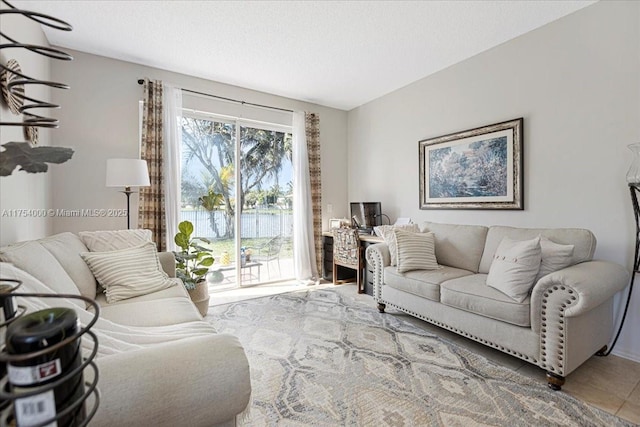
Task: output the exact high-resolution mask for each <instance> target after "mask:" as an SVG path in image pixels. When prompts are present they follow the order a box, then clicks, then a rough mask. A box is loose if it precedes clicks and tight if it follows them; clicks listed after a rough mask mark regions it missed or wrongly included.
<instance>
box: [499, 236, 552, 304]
mask: <svg viewBox="0 0 640 427" xmlns="http://www.w3.org/2000/svg"><path fill="white" fill-rule="evenodd" d="M541 259H542V249H541V248H540V237H536V238H535V239H531V240H512V239H510V238H509V237H505V238H503V239H502V241H501V242H500V244H499V245H498V249H497V250H496V253H495V255H494V256H493V261H492V262H491V267H490V268H489V275H488V276H487V285H489V286H491V287H492V288H495V289H497V290H499V291H500V292H502V293H504V294H506V295H508V296H509V297H511V298H512V299H514V300H515V301H517V302H523V301H524V300H525V299H526V298H527V296H528V295H529V291H530V290H531V288H532V287H533V284H534V283H535V282H534V281H535V279H536V275H537V274H538V271H539V270H540V260H541Z"/></svg>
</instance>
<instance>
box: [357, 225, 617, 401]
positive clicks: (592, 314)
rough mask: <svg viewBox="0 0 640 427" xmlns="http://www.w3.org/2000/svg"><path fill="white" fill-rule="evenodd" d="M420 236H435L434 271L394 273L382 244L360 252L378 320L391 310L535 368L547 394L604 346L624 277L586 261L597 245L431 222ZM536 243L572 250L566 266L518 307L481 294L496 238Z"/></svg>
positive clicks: (566, 232)
mask: <svg viewBox="0 0 640 427" xmlns="http://www.w3.org/2000/svg"><path fill="white" fill-rule="evenodd" d="M420 231H421V232H433V233H434V237H435V256H436V259H437V263H438V264H439V265H440V266H441V268H438V269H434V270H413V271H408V272H405V273H399V272H398V269H397V268H396V267H394V266H391V265H390V264H391V262H390V261H391V259H390V253H389V248H388V246H387V243H379V244H376V245H372V246H370V247H369V248H367V252H366V258H367V261H368V262H369V264H370V266H371V267H372V268H373V276H374V281H373V284H374V290H373V298H374V299H375V300H376V301H377V302H378V308H379V310H380V311H381V312H384V310H385V307H393V308H395V309H398V310H401V311H403V312H406V313H409V314H411V315H413V316H415V317H418V318H420V319H423V320H426V321H428V322H430V323H433V324H435V325H437V326H440V327H442V328H445V329H448V330H450V331H453V332H456V333H458V334H461V335H463V336H465V337H467V338H470V339H473V340H476V341H479V342H481V343H483V344H485V345H488V346H491V347H493V348H496V349H498V350H501V351H503V352H506V353H508V354H511V355H513V356H515V357H519V358H520V359H523V360H525V361H527V362H529V363H532V364H534V365H537V366H539V367H541V368H543V369H545V370H546V371H547V380H548V384H549V386H550V387H551V388H552V389H554V390H559V389H560V387H561V386H562V384H564V377H565V376H566V375H568V374H569V373H571V372H572V371H573V370H575V369H576V368H577V367H578V366H580V365H581V364H582V363H583V362H585V361H586V360H587V359H589V358H590V357H591V356H592V355H594V354H595V353H596V352H598V351H599V350H602V349H604V348H605V347H606V346H607V344H608V343H609V341H610V339H611V337H612V331H613V296H614V295H615V294H616V293H617V292H619V291H620V290H622V289H623V288H624V287H625V286H626V285H627V284H628V278H629V275H628V272H627V271H626V270H625V269H624V268H623V267H622V266H620V265H617V264H614V263H611V262H606V261H595V260H593V259H592V257H593V254H594V251H595V246H596V239H595V237H594V236H593V234H592V233H591V232H590V231H588V230H583V229H531V228H512V227H503V226H492V227H483V226H475V225H455V224H438V223H433V222H425V223H422V224H420ZM536 236H543V237H546V238H548V239H550V240H551V241H553V242H555V243H557V244H562V245H573V246H574V248H573V253H572V254H571V255H570V256H571V258H570V260H569V264H570V265H569V266H567V267H565V268H562V269H560V270H558V271H554V272H552V273H550V274H547V275H545V276H543V277H542V278H540V279H539V280H537V281H534V282H533V284H534V285H533V288H532V289H531V291H530V294H529V295H527V296H526V298H525V299H524V301H522V302H518V301H515V300H514V299H513V298H511V297H510V296H508V295H506V294H505V293H503V292H501V291H499V290H497V289H495V288H494V287H491V286H488V285H487V278H488V274H489V272H490V269H491V266H492V262H493V261H494V256H495V254H496V249H497V248H498V246H499V245H500V243H501V241H502V240H503V238H505V237H508V238H510V239H513V240H516V241H520V240H526V239H534V240H535V238H536Z"/></svg>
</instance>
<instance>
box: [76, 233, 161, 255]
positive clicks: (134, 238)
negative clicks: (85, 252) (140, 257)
mask: <svg viewBox="0 0 640 427" xmlns="http://www.w3.org/2000/svg"><path fill="white" fill-rule="evenodd" d="M78 236H80V238H81V239H82V242H83V243H84V244H85V245H86V246H87V248H88V249H89V250H90V251H91V252H104V251H115V250H118V249H127V248H131V247H134V246H139V245H141V244H143V243H145V242H150V241H151V230H145V229H142V228H139V229H136V230H105V231H81V232H79V233H78Z"/></svg>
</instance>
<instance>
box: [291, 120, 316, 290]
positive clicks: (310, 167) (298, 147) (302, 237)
mask: <svg viewBox="0 0 640 427" xmlns="http://www.w3.org/2000/svg"><path fill="white" fill-rule="evenodd" d="M319 165H320V150H319V131H318V117H317V115H315V114H309V113H304V112H300V111H296V112H294V113H293V173H294V178H293V179H294V183H295V185H294V186H293V191H294V193H293V229H294V230H295V231H294V233H293V248H294V250H293V257H294V262H293V265H294V272H295V276H296V279H297V280H299V281H301V282H306V283H310V282H316V281H317V280H318V278H319V274H318V272H319V271H320V260H319V259H318V255H319V254H321V253H322V250H321V249H322V248H321V245H322V240H321V239H322V219H321V218H320V220H319V221H317V224H316V215H318V213H319V212H320V211H319V209H320V208H321V199H320V191H319V190H320V167H319ZM316 205H317V207H316ZM318 243H319V244H320V246H319V245H318Z"/></svg>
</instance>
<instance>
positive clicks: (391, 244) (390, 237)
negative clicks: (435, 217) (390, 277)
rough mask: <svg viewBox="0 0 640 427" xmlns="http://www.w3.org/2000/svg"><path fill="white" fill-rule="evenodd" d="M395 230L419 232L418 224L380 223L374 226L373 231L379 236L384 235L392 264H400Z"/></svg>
mask: <svg viewBox="0 0 640 427" xmlns="http://www.w3.org/2000/svg"><path fill="white" fill-rule="evenodd" d="M393 230H405V231H411V232H414V233H417V232H419V231H420V230H419V229H418V225H417V224H405V225H380V226H377V227H373V232H374V233H376V235H377V236H379V237H382V238H383V239H384V242H385V243H386V244H387V247H388V248H389V255H390V256H391V265H394V266H395V265H397V264H398V251H397V249H396V236H395V235H394V234H393Z"/></svg>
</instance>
